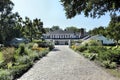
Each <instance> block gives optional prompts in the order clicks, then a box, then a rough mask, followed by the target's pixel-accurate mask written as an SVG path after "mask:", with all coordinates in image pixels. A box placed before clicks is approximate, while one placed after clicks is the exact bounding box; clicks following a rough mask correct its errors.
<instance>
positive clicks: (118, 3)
mask: <svg viewBox="0 0 120 80" xmlns="http://www.w3.org/2000/svg"><path fill="white" fill-rule="evenodd" d="M61 2H62V5H63V6H64V10H65V11H66V16H67V18H72V17H74V16H76V15H78V14H81V13H84V15H85V16H86V17H88V16H90V17H92V18H96V17H100V16H102V15H105V13H106V12H110V13H114V12H117V11H118V12H120V0H61Z"/></svg>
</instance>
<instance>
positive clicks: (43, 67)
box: [18, 46, 118, 80]
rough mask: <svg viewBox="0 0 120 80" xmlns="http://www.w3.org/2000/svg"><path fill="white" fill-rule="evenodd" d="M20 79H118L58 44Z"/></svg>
mask: <svg viewBox="0 0 120 80" xmlns="http://www.w3.org/2000/svg"><path fill="white" fill-rule="evenodd" d="M18 80H118V79H115V78H114V77H113V76H111V75H109V74H108V73H106V72H105V71H104V70H102V69H101V68H99V67H98V66H96V65H95V64H94V63H93V62H90V61H89V60H87V59H85V58H84V57H83V56H81V55H79V54H77V53H76V52H74V51H73V50H71V49H69V48H68V46H56V48H55V49H54V50H53V51H51V52H50V53H49V54H48V55H47V56H46V57H44V58H42V59H41V60H40V61H38V62H37V63H36V64H35V65H34V66H33V68H31V69H30V70H29V71H28V72H27V73H25V74H24V75H23V76H22V77H21V78H20V79H18Z"/></svg>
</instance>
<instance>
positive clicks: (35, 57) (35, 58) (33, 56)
mask: <svg viewBox="0 0 120 80" xmlns="http://www.w3.org/2000/svg"><path fill="white" fill-rule="evenodd" d="M29 57H30V59H31V60H32V61H35V60H38V59H39V53H38V52H36V51H33V53H32V54H29Z"/></svg>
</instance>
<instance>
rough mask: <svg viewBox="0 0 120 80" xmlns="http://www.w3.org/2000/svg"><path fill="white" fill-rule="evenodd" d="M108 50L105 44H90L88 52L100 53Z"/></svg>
mask: <svg viewBox="0 0 120 80" xmlns="http://www.w3.org/2000/svg"><path fill="white" fill-rule="evenodd" d="M104 51H107V49H106V48H105V47H103V46H88V52H90V53H99V52H104Z"/></svg>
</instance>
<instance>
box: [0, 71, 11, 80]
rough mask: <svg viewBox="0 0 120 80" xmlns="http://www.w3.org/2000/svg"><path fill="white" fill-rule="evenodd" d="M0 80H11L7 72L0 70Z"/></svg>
mask: <svg viewBox="0 0 120 80" xmlns="http://www.w3.org/2000/svg"><path fill="white" fill-rule="evenodd" d="M0 80H13V76H11V74H10V71H9V70H2V69H1V70H0Z"/></svg>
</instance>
